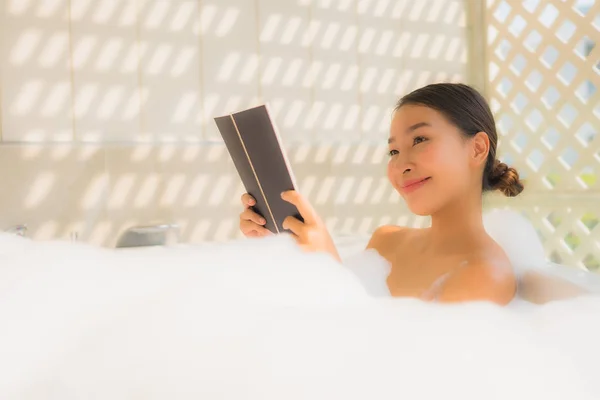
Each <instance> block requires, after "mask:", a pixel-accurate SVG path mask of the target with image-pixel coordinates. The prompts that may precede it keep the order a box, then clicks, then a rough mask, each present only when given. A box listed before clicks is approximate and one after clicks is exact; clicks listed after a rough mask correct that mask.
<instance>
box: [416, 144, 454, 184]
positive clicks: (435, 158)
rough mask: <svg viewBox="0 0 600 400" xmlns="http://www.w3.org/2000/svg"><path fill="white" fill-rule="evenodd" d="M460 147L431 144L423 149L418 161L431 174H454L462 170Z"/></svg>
mask: <svg viewBox="0 0 600 400" xmlns="http://www.w3.org/2000/svg"><path fill="white" fill-rule="evenodd" d="M463 156H464V154H463V152H462V151H461V149H457V148H453V147H449V146H441V145H433V146H428V147H427V149H423V152H422V153H421V154H420V158H419V162H420V163H421V165H422V166H423V167H424V168H427V170H428V171H429V172H430V173H431V174H435V175H438V176H448V175H456V174H457V173H462V171H463V170H464V159H463Z"/></svg>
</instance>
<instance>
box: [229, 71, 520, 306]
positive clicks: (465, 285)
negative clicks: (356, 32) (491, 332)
mask: <svg viewBox="0 0 600 400" xmlns="http://www.w3.org/2000/svg"><path fill="white" fill-rule="evenodd" d="M497 140H498V135H497V133H496V127H495V122H494V117H493V115H492V112H491V111H490V108H489V106H488V104H487V103H486V101H485V99H484V98H483V97H482V96H481V95H480V94H479V93H478V92H477V91H476V90H474V89H473V88H471V87H469V86H467V85H464V84H451V83H440V84H432V85H428V86H426V87H423V88H421V89H418V90H416V91H414V92H412V93H410V94H408V95H406V96H404V97H403V98H401V99H400V101H399V102H398V104H397V106H396V108H395V110H394V114H393V119H392V122H391V128H390V137H389V139H388V144H389V164H388V169H387V174H388V178H389V180H390V183H391V184H392V186H393V187H394V188H395V189H396V190H397V191H398V192H399V194H400V195H401V196H402V197H403V199H404V200H405V201H406V204H407V205H408V207H409V209H410V210H411V211H412V212H413V213H415V214H417V215H429V216H431V227H429V228H425V229H413V228H407V227H399V226H382V227H380V228H378V229H377V230H376V231H375V232H374V233H373V236H372V237H371V240H370V241H369V244H368V245H367V248H371V249H375V250H376V251H377V252H378V253H379V254H380V255H381V256H382V257H384V258H385V259H386V260H387V261H388V262H389V263H390V264H391V267H392V268H391V273H390V275H389V277H388V279H387V285H388V287H389V289H390V292H391V294H392V295H393V296H409V297H417V298H420V299H423V300H435V301H440V302H456V301H491V302H494V303H497V304H500V305H505V304H507V303H509V302H510V301H511V300H512V298H513V296H514V295H515V292H516V279H515V275H514V273H513V269H512V267H511V264H510V261H509V259H508V257H507V256H506V254H505V253H504V251H503V250H502V249H501V248H500V246H499V245H498V244H497V243H496V242H494V240H493V239H492V238H491V237H490V236H489V235H488V234H487V233H486V231H485V229H484V226H483V221H482V193H483V192H484V191H488V190H500V191H501V192H502V193H504V194H505V195H506V196H516V195H518V194H519V193H521V191H522V190H523V184H522V183H521V181H520V180H519V175H518V173H517V171H516V170H514V169H513V168H509V167H508V166H507V165H506V164H504V163H502V162H499V161H498V160H497V159H496V145H497ZM282 197H283V199H284V200H286V201H288V202H290V203H292V204H294V205H295V206H296V207H297V208H298V210H299V211H300V214H301V215H302V217H303V218H304V222H300V221H299V220H298V219H296V218H293V217H289V218H287V219H286V220H285V222H284V228H285V229H289V230H290V231H292V232H293V236H294V238H295V239H296V241H297V242H298V243H299V244H300V246H302V247H303V248H304V249H306V250H308V251H324V252H328V253H330V254H331V255H332V256H333V257H335V258H336V259H338V260H340V257H339V255H338V252H337V250H336V248H335V246H334V244H333V241H332V239H331V236H330V235H329V233H328V232H327V229H326V227H325V225H324V223H323V221H322V220H321V219H320V218H319V217H318V215H317V214H316V213H315V211H314V210H313V208H312V207H311V205H310V204H309V202H308V201H307V200H306V199H304V198H303V197H302V196H301V195H300V194H299V193H297V192H295V191H290V192H286V193H284V194H282ZM242 202H243V204H244V211H243V213H242V214H241V216H240V229H241V230H242V232H243V233H244V235H246V236H247V237H260V236H265V235H268V234H269V233H270V232H269V231H268V230H267V229H265V228H264V227H263V226H262V225H263V224H264V219H263V218H262V217H261V216H259V215H258V214H256V213H254V212H253V211H252V209H251V206H252V205H254V204H255V202H254V199H253V198H252V197H251V196H250V195H248V194H245V195H244V196H242Z"/></svg>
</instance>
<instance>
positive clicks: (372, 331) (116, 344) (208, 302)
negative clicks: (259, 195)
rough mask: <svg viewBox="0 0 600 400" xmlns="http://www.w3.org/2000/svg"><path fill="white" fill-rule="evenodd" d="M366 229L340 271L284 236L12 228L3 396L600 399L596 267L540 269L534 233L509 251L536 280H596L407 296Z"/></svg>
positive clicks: (5, 240)
mask: <svg viewBox="0 0 600 400" xmlns="http://www.w3.org/2000/svg"><path fill="white" fill-rule="evenodd" d="M495 217H500V215H496V216H492V220H493V219H494V218H495ZM487 221H488V224H489V222H490V221H491V220H490V219H488V220H487ZM513 222H514V224H513V225H512V226H513V227H514V226H515V224H518V223H521V222H523V221H521V222H518V221H517V222H515V221H513ZM492 225H494V223H492ZM490 231H494V229H493V226H492V227H491V228H490ZM504 231H505V230H504V229H500V230H497V231H494V235H496V239H497V240H499V241H500V242H501V241H502V239H503V238H502V235H501V233H502V232H504ZM519 232H523V231H519ZM509 233H511V234H510V235H507V236H510V237H512V238H513V239H514V238H515V236H516V235H515V234H514V231H510V232H509ZM517 236H518V235H517ZM366 239H367V238H365V237H364V236H356V235H350V236H349V235H336V238H335V240H336V242H337V243H338V246H339V249H340V252H341V253H342V256H343V257H344V259H345V260H347V263H346V264H345V265H340V264H338V263H335V262H333V261H332V260H331V259H330V258H329V257H327V256H326V255H321V254H303V253H301V252H300V251H299V250H298V249H297V248H296V247H295V245H294V243H293V242H292V241H291V239H289V238H287V237H285V236H281V237H274V238H267V239H260V240H257V239H251V240H240V241H234V242H231V243H226V244H216V243H207V244H201V245H194V246H190V245H186V246H173V247H154V248H137V249H121V250H108V249H98V248H94V247H91V246H86V245H83V244H76V243H62V242H45V243H35V242H31V241H28V240H26V239H22V238H16V237H7V236H0V321H2V324H3V325H2V327H1V329H0V354H1V355H2V356H1V357H0V377H1V378H0V393H2V398H3V399H40V398H43V399H61V400H69V399H81V398H110V399H132V398H144V399H165V398H169V399H199V398H201V399H236V400H237V399H242V398H243V399H284V398H285V399H332V398H343V399H365V398H369V399H371V398H372V399H386V398H410V399H440V398H447V397H451V398H461V399H474V400H475V399H477V400H481V399H529V400H530V399H538V398H543V399H557V400H559V399H560V400H564V399H567V398H568V399H582V400H583V399H585V400H587V399H598V398H600V385H598V384H597V376H596V366H597V363H598V360H600V348H599V346H598V345H597V338H598V337H600V324H599V322H600V301H599V299H598V298H597V297H596V296H595V295H594V294H593V293H591V290H592V289H594V285H595V283H594V282H595V277H594V276H592V275H590V274H585V273H582V272H580V271H575V270H573V269H568V267H566V266H557V265H552V264H548V263H547V262H545V261H544V259H543V256H542V258H541V260H542V261H543V262H542V263H540V264H535V265H533V264H532V263H535V262H537V261H539V259H538V258H539V257H540V254H537V253H536V251H537V250H539V248H538V247H535V244H532V243H530V244H529V246H527V247H526V249H527V251H528V253H527V254H522V255H521V257H519V254H518V251H522V250H523V247H520V246H522V245H523V240H518V243H517V245H515V246H512V245H513V244H515V241H513V242H505V243H504V246H505V250H506V251H507V254H509V255H510V257H511V259H520V260H521V262H518V263H517V264H518V268H520V270H519V271H521V272H523V274H521V275H520V276H522V277H527V273H531V274H534V275H533V276H534V277H535V276H536V275H535V274H537V275H539V276H538V278H539V277H540V276H541V277H542V278H544V279H537V280H536V279H533V282H534V283H535V284H537V285H542V286H544V285H545V286H544V288H545V290H546V291H548V288H549V287H550V286H548V282H554V284H555V283H556V279H559V278H560V279H559V280H558V282H561V283H564V282H568V283H569V285H570V284H573V285H575V286H577V287H579V288H582V289H585V288H587V289H586V290H585V291H583V292H582V293H579V294H578V295H573V293H571V295H569V296H565V295H564V293H563V294H561V295H559V296H557V298H556V299H548V298H546V299H543V300H544V301H537V303H539V304H535V303H536V302H531V301H527V299H522V300H523V304H521V303H519V304H515V306H513V307H498V306H495V305H492V304H488V303H484V302H481V303H471V304H463V305H441V304H431V303H424V302H420V301H418V300H415V299H394V298H390V297H389V296H383V295H377V294H378V293H379V294H382V293H383V292H381V290H383V289H382V286H381V282H382V281H383V279H384V277H385V268H386V264H385V263H384V262H383V261H382V260H381V259H380V258H378V257H377V256H376V254H374V252H363V251H362V248H363V246H364V243H365V242H364V240H366ZM515 257H516V258H515ZM526 265H528V267H527V268H526ZM533 267H535V268H533ZM561 274H562V275H561ZM548 276H549V277H551V278H552V279H554V281H552V279H551V280H550V281H548V280H545V279H546V278H547V277H548ZM578 280H580V281H581V282H584V284H582V285H579V284H578V283H577V282H578ZM527 282H529V283H530V284H531V281H527V280H526V279H525V280H524V281H523V285H525V287H528V286H527V284H528V283H527ZM531 287H533V286H531ZM588 290H589V291H588ZM378 291H379V292H378ZM538 300H539V299H538ZM552 300H553V301H552ZM525 303H526V306H525V305H524V304H525Z"/></svg>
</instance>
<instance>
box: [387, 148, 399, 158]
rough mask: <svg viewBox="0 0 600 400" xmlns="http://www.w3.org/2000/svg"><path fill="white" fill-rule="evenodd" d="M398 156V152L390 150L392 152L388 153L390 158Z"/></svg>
mask: <svg viewBox="0 0 600 400" xmlns="http://www.w3.org/2000/svg"><path fill="white" fill-rule="evenodd" d="M396 154H398V150H390V151H389V152H388V155H389V156H390V157H391V156H395V155H396Z"/></svg>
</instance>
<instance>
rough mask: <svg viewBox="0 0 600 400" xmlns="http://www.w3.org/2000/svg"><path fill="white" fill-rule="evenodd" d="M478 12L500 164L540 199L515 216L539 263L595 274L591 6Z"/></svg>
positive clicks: (599, 125) (555, 1) (596, 81)
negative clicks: (539, 245) (543, 259)
mask: <svg viewBox="0 0 600 400" xmlns="http://www.w3.org/2000/svg"><path fill="white" fill-rule="evenodd" d="M486 4H487V6H486V10H485V18H486V24H487V51H486V57H487V59H486V64H487V73H488V79H487V85H488V87H487V93H488V96H489V98H490V103H491V106H492V109H493V111H494V113H495V115H496V118H497V121H498V127H499V133H500V134H501V138H500V148H501V149H502V154H501V155H500V156H501V158H502V159H504V160H505V161H507V162H508V163H510V164H512V165H515V166H516V167H517V168H518V169H519V171H520V172H521V173H522V175H524V176H525V178H527V195H535V197H536V198H538V199H540V201H539V204H537V205H536V206H535V207H531V208H527V209H525V208H524V212H525V213H526V214H527V215H528V217H530V218H531V219H532V220H533V221H534V222H535V223H536V225H537V228H538V231H539V232H540V235H541V236H542V238H543V239H544V241H545V246H546V249H547V252H548V255H549V256H550V257H551V258H552V259H553V260H554V261H557V262H562V263H565V264H568V265H574V266H579V267H583V268H588V269H590V270H598V271H600V223H599V222H600V137H599V136H600V135H599V134H598V132H599V131H600V95H599V90H598V89H600V49H599V47H600V1H598V0H596V1H595V0H577V1H573V0H562V1H561V0H542V1H540V0H523V1H521V0H509V1H506V0H488V1H487V3H486ZM561 199H562V200H561ZM525 210H526V211H525Z"/></svg>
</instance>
